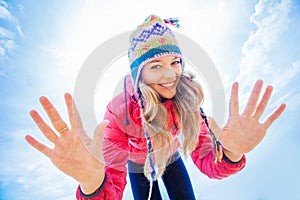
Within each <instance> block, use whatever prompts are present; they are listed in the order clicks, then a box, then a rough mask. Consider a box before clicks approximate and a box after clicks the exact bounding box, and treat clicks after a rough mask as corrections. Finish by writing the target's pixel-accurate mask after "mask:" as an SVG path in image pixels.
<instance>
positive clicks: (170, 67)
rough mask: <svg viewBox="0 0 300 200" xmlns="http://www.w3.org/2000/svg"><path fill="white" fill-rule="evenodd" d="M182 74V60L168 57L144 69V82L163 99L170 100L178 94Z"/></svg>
mask: <svg viewBox="0 0 300 200" xmlns="http://www.w3.org/2000/svg"><path fill="white" fill-rule="evenodd" d="M181 73H182V65H181V59H180V58H178V57H175V56H171V55H167V56H163V57H159V58H157V59H155V60H153V61H151V62H149V63H147V64H146V65H145V66H144V67H143V69H142V82H144V83H145V84H147V85H149V86H150V87H151V88H152V89H154V90H155V91H156V92H157V93H158V94H159V95H160V96H161V97H163V98H167V99H170V98H173V97H174V96H175V94H176V87H177V85H178V82H179V79H180V76H181ZM140 86H141V85H140ZM141 87H142V86H141Z"/></svg>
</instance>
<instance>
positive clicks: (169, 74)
mask: <svg viewBox="0 0 300 200" xmlns="http://www.w3.org/2000/svg"><path fill="white" fill-rule="evenodd" d="M164 77H165V78H169V79H174V78H175V77H176V71H175V70H174V69H173V68H172V67H165V71H164Z"/></svg>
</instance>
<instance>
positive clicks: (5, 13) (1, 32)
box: [0, 1, 24, 57]
mask: <svg viewBox="0 0 300 200" xmlns="http://www.w3.org/2000/svg"><path fill="white" fill-rule="evenodd" d="M0 19H3V20H5V21H8V22H9V23H10V24H12V25H13V26H14V28H15V29H16V31H17V32H18V34H19V35H20V36H21V37H23V36H24V34H23V31H22V28H21V26H20V24H19V22H18V19H17V18H16V17H15V16H14V15H13V14H12V13H11V12H10V11H9V6H8V4H7V3H6V2H5V1H0ZM14 32H15V31H13V30H8V29H7V28H5V27H3V26H0V56H1V57H3V56H5V55H6V54H7V53H9V52H10V50H11V49H13V48H15V47H16V45H15V41H14V40H15V33H14Z"/></svg>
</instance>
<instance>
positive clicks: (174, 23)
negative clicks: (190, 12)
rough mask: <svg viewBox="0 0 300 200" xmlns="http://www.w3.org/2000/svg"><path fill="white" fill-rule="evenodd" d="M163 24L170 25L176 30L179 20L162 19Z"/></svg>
mask: <svg viewBox="0 0 300 200" xmlns="http://www.w3.org/2000/svg"><path fill="white" fill-rule="evenodd" d="M164 22H165V23H166V24H170V25H172V26H175V27H176V28H180V25H179V19H178V18H177V17H176V18H169V19H164Z"/></svg>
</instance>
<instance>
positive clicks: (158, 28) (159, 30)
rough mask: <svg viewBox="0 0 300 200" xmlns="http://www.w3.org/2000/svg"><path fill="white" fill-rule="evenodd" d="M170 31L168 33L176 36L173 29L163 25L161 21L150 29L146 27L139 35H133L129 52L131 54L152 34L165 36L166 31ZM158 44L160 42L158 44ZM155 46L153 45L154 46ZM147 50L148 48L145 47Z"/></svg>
mask: <svg viewBox="0 0 300 200" xmlns="http://www.w3.org/2000/svg"><path fill="white" fill-rule="evenodd" d="M166 31H168V34H170V35H172V37H174V35H173V33H172V32H171V30H170V29H169V28H168V27H166V26H162V25H161V24H159V23H156V24H154V25H153V27H152V28H151V29H150V30H149V29H144V30H143V31H142V32H141V33H140V35H139V36H137V37H133V38H132V39H131V47H130V48H129V53H130V54H131V53H132V52H133V51H135V50H136V47H137V45H138V44H139V43H140V42H144V43H145V42H147V41H148V39H149V38H150V37H151V36H152V35H157V36H163V35H164V34H165V32H166ZM139 45H141V44H139ZM157 45H158V44H157ZM152 48H153V46H152ZM145 50H146V49H145Z"/></svg>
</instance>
